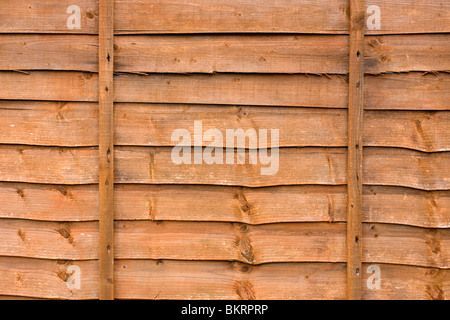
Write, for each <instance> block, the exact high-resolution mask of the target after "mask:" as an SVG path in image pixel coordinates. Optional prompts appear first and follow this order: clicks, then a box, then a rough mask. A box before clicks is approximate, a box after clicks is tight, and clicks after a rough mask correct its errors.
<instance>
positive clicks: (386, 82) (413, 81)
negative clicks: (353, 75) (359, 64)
mask: <svg viewBox="0 0 450 320" xmlns="http://www.w3.org/2000/svg"><path fill="white" fill-rule="evenodd" d="M364 81H365V86H366V90H365V97H364V100H365V104H364V107H365V109H402V110H450V106H449V102H450V73H439V74H437V75H435V74H427V73H422V72H411V73H402V74H387V75H383V76H371V75H366V77H365V79H364Z"/></svg>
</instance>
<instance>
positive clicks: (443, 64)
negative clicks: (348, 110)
mask: <svg viewBox="0 0 450 320" xmlns="http://www.w3.org/2000/svg"><path fill="white" fill-rule="evenodd" d="M410 12H411V11H410ZM364 41H365V47H364V55H365V56H364V59H365V63H364V72H366V73H374V74H376V73H382V72H410V71H446V70H447V71H450V34H448V33H447V34H414V35H388V36H366V37H365V40H364Z"/></svg>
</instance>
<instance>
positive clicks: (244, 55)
mask: <svg viewBox="0 0 450 320" xmlns="http://www.w3.org/2000/svg"><path fill="white" fill-rule="evenodd" d="M115 48H116V51H117V63H116V65H115V71H120V72H153V73H214V72H235V73H240V72H243V73H314V74H318V73H331V74H346V73H347V69H348V38H347V36H329V35H321V36H317V35H295V36H293V35H251V36H249V35H226V36H218V35H215V36H186V35H181V36H179V35H176V36H174V35H171V36H118V37H116V38H115Z"/></svg>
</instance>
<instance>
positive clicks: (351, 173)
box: [346, 0, 365, 300]
mask: <svg viewBox="0 0 450 320" xmlns="http://www.w3.org/2000/svg"><path fill="white" fill-rule="evenodd" d="M364 4H365V1H364V0H350V37H349V38H350V39H349V75H348V78H349V81H348V96H349V98H348V121H347V123H348V125H347V130H348V131H347V133H348V134H347V139H348V146H347V151H348V156H347V196H348V198H347V241H346V243H347V299H348V300H361V276H360V270H361V266H362V265H361V254H362V253H361V243H360V239H361V236H362V229H361V226H362V181H363V178H362V173H363V143H362V142H363V122H362V121H363V109H364V71H363V66H364V60H363V57H364V30H365V22H364V19H365V6H364Z"/></svg>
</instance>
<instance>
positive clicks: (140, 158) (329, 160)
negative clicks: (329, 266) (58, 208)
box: [0, 146, 345, 187]
mask: <svg viewBox="0 0 450 320" xmlns="http://www.w3.org/2000/svg"><path fill="white" fill-rule="evenodd" d="M248 152H249V151H246V153H248ZM171 153H172V148H136V147H126V148H123V147H117V148H116V150H115V160H116V166H115V182H116V183H152V184H165V183H170V184H219V185H242V186H255V187H256V186H267V185H286V184H332V185H339V184H344V183H345V168H344V167H345V150H343V149H341V148H331V149H327V148H292V149H291V148H289V149H286V148H281V149H279V163H280V164H281V165H280V166H279V170H278V172H277V173H276V172H275V171H274V173H276V174H274V175H261V169H264V168H269V167H270V166H272V165H273V166H276V165H275V164H274V163H272V164H270V163H269V164H267V165H263V164H261V163H260V162H259V161H258V164H249V163H248V159H249V156H248V154H247V155H246V156H245V157H246V159H247V160H246V164H239V165H236V163H237V159H236V157H237V156H238V153H237V152H236V150H235V152H234V153H235V159H234V164H226V160H225V158H224V162H223V163H224V164H213V165H205V164H204V165H195V164H193V162H192V164H190V165H187V164H181V165H176V164H174V163H173V161H172V158H171V156H172V155H171ZM224 157H226V152H224ZM0 158H2V159H4V160H3V161H2V162H1V163H0V172H1V173H0V181H16V182H32V183H50V184H90V183H98V163H97V161H98V160H97V159H98V150H96V149H95V148H74V149H71V148H70V149H67V148H43V147H39V148H36V147H28V146H0ZM44 159H45V161H44ZM274 162H275V160H274ZM298 163H303V164H308V165H303V166H297V165H296V164H298ZM272 170H275V169H274V168H273V169H272Z"/></svg>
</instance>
